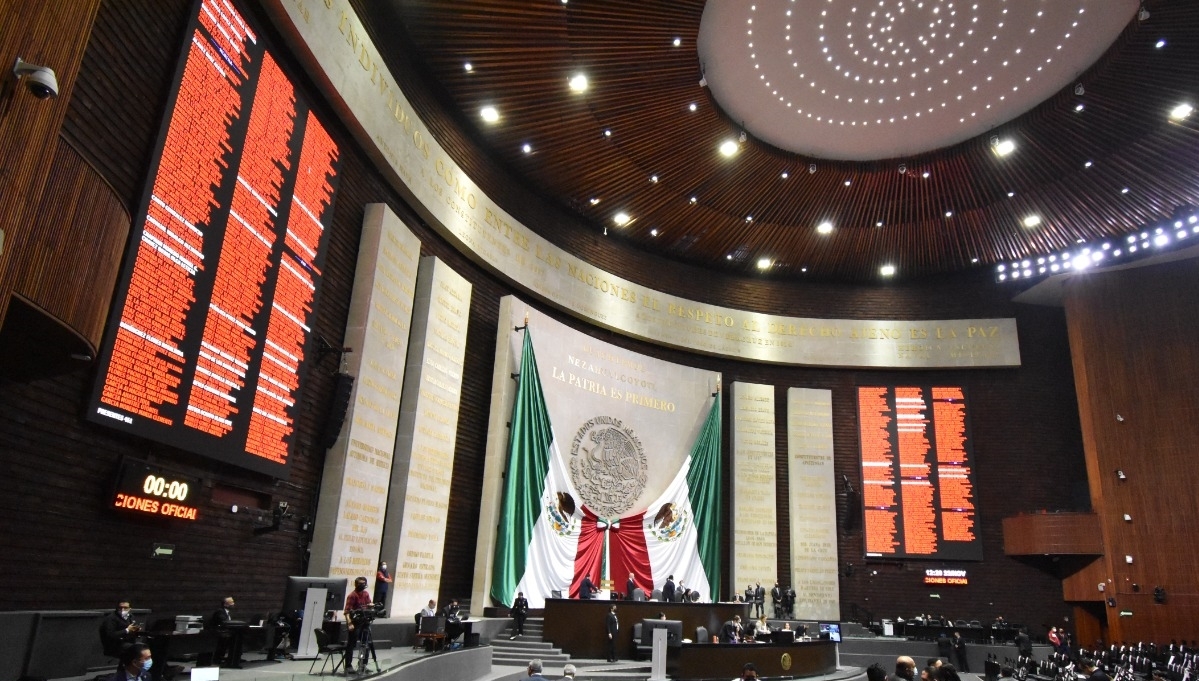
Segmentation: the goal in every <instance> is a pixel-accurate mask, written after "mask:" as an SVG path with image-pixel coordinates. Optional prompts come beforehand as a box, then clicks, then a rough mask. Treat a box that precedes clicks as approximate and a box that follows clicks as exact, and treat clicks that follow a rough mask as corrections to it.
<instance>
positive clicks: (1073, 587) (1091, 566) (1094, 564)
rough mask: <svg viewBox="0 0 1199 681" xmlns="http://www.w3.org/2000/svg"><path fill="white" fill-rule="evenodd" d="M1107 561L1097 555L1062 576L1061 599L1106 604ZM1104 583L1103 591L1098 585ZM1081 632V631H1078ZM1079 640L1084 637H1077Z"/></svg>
mask: <svg viewBox="0 0 1199 681" xmlns="http://www.w3.org/2000/svg"><path fill="white" fill-rule="evenodd" d="M1106 580H1107V561H1105V560H1104V559H1103V557H1102V556H1099V557H1097V558H1095V559H1094V560H1092V561H1091V562H1089V563H1087V564H1086V565H1084V566H1083V567H1082V569H1080V570H1078V571H1076V572H1074V573H1072V574H1068V575H1064V576H1063V578H1062V599H1063V600H1065V601H1067V602H1072V603H1074V602H1091V601H1093V602H1096V603H1102V604H1104V607H1106V604H1107V585H1106ZM1100 584H1104V588H1103V591H1100V590H1099V585H1100ZM1080 634H1081V632H1080ZM1078 640H1079V641H1082V640H1085V639H1082V638H1080V639H1078Z"/></svg>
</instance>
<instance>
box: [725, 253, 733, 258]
mask: <svg viewBox="0 0 1199 681" xmlns="http://www.w3.org/2000/svg"><path fill="white" fill-rule="evenodd" d="M724 259H725V260H732V259H733V254H732V253H729V254H728V255H726V256H724Z"/></svg>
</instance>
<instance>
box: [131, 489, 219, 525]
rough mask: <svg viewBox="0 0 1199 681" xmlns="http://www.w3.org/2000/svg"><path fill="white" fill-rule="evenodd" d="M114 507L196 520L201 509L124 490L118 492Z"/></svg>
mask: <svg viewBox="0 0 1199 681" xmlns="http://www.w3.org/2000/svg"><path fill="white" fill-rule="evenodd" d="M113 507H114V508H119V509H122V510H126V511H139V512H141V513H149V514H151V515H161V516H165V517H168V518H178V519H180V520H195V519H196V518H198V517H199V511H198V510H197V509H196V508H195V507H194V506H184V505H183V504H173V503H164V502H161V501H158V500H157V499H149V498H146V497H140V496H136V495H133V494H125V493H123V492H118V493H117V497H116V501H115V502H113Z"/></svg>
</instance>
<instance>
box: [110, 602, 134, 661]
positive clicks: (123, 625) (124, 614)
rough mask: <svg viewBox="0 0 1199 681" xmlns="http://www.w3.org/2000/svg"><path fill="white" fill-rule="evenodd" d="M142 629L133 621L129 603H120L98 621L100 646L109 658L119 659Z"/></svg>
mask: <svg viewBox="0 0 1199 681" xmlns="http://www.w3.org/2000/svg"><path fill="white" fill-rule="evenodd" d="M141 630H142V628H141V627H140V626H138V624H137V622H134V621H133V609H132V608H130V607H129V601H121V602H120V603H118V604H117V607H116V609H115V610H113V611H112V612H110V613H108V614H107V615H105V616H104V619H103V620H101V621H100V645H101V646H102V647H103V648H104V654H105V655H107V656H109V657H120V656H121V653H122V652H124V650H125V648H127V647H129V646H130V645H132V644H133V643H134V642H135V641H136V640H137V635H138V633H140V632H141Z"/></svg>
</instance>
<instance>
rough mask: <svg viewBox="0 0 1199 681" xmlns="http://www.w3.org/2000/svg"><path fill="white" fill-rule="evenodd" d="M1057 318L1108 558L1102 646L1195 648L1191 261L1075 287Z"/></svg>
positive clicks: (1198, 359) (1195, 310)
mask: <svg viewBox="0 0 1199 681" xmlns="http://www.w3.org/2000/svg"><path fill="white" fill-rule="evenodd" d="M1066 315H1067V322H1068V325H1069V329H1070V346H1071V352H1072V354H1073V358H1074V377H1075V383H1076V385H1077V387H1078V396H1079V397H1078V407H1079V415H1080V420H1081V422H1082V429H1083V443H1084V447H1085V451H1086V465H1087V476H1088V478H1089V480H1090V489H1091V499H1092V502H1093V504H1094V507H1095V511H1096V513H1097V514H1098V517H1099V525H1100V529H1101V532H1102V535H1103V542H1104V546H1105V549H1106V553H1105V556H1104V575H1103V576H1102V579H1103V581H1104V582H1105V583H1106V589H1105V595H1106V597H1107V598H1110V599H1112V601H1111V603H1112V605H1111V606H1110V607H1108V610H1107V615H1108V617H1107V623H1108V628H1109V638H1110V640H1112V641H1137V640H1155V641H1169V640H1170V639H1172V638H1178V637H1180V636H1181V637H1184V638H1186V639H1188V640H1189V639H1192V638H1194V637H1195V636H1196V632H1199V570H1196V569H1195V537H1199V494H1196V492H1195V490H1196V489H1197V488H1199V466H1197V465H1196V464H1195V443H1196V441H1197V439H1199V399H1197V398H1199V392H1197V391H1196V385H1199V342H1196V338H1199V261H1196V260H1185V261H1181V262H1174V263H1168V264H1163V265H1157V266H1152V267H1144V268H1139V269H1132V270H1126V271H1117V272H1102V273H1094V274H1091V275H1090V276H1087V277H1084V278H1079V279H1078V280H1076V281H1075V282H1074V285H1073V286H1071V287H1070V288H1069V289H1068V292H1067V297H1066ZM1125 515H1127V516H1128V519H1127V520H1126V519H1125ZM1159 588H1160V589H1161V591H1160V592H1158V593H1159V594H1160V596H1158V597H1156V598H1155V591H1156V590H1158V589H1159ZM1159 601H1160V602H1159ZM1125 613H1130V614H1125Z"/></svg>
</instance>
